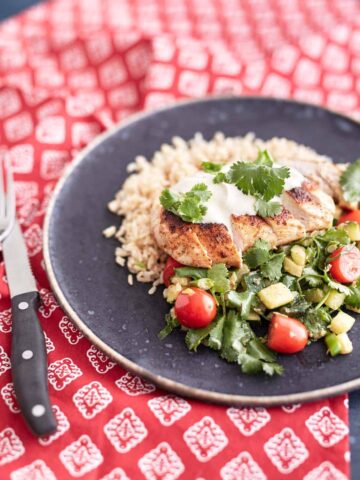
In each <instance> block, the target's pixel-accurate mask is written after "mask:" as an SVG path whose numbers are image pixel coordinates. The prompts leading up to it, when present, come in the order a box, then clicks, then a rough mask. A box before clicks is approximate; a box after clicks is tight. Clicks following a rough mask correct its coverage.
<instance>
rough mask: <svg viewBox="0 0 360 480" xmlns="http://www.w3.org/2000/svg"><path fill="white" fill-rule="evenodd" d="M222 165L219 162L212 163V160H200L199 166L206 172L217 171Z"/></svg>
mask: <svg viewBox="0 0 360 480" xmlns="http://www.w3.org/2000/svg"><path fill="white" fill-rule="evenodd" d="M222 167H223V165H221V164H220V163H213V162H202V164H201V168H202V169H203V170H204V172H206V173H218V172H220V170H221V169H222Z"/></svg>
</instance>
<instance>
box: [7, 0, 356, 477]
mask: <svg viewBox="0 0 360 480" xmlns="http://www.w3.org/2000/svg"><path fill="white" fill-rule="evenodd" d="M359 74H360V4H359V3H358V2H357V1H356V0H343V1H340V0H337V1H332V0H328V1H326V0H302V1H295V0H252V1H250V0H248V1H245V0H244V1H241V0H198V1H196V0H192V1H191V0H137V1H135V0H103V1H102V0H96V1H95V0H73V1H71V0H59V1H56V2H53V3H48V4H43V5H40V6H38V7H36V8H33V9H32V10H30V11H28V12H26V13H25V14H22V15H21V16H19V17H16V18H15V19H11V20H9V21H7V22H5V23H3V24H2V25H1V26H0V86H1V90H0V120H1V124H0V141H1V146H0V155H6V156H10V158H11V161H12V164H13V167H14V170H15V175H16V192H17V202H18V216H19V219H20V222H21V225H22V228H23V230H24V234H25V238H26V241H27V245H28V249H29V254H30V257H31V263H32V266H33V269H34V272H35V275H36V278H37V280H38V282H39V288H40V289H41V294H42V299H43V306H42V307H41V323H42V326H43V328H44V331H45V333H46V337H47V348H48V354H49V381H50V395H51V399H52V401H53V404H54V410H55V413H56V415H57V418H58V422H59V428H58V431H57V432H56V434H54V435H52V436H50V437H49V438H44V439H41V440H38V439H36V438H34V437H33V436H32V435H31V434H30V433H29V432H28V430H27V428H26V427H25V425H24V423H23V420H22V418H21V415H20V414H19V410H18V407H17V405H16V400H15V399H14V395H13V389H12V384H11V373H10V363H9V346H10V336H11V333H10V331H11V312H10V309H9V305H10V304H9V295H8V291H7V286H6V281H5V277H4V267H3V264H1V275H0V276H1V281H0V291H1V300H0V302H1V303H0V344H1V346H0V392H1V399H0V411H1V415H0V478H1V479H6V478H11V480H32V479H33V480H35V479H36V480H40V479H42V480H44V479H46V480H53V479H55V478H57V479H59V480H63V479H67V478H73V477H76V478H78V477H79V478H84V479H99V478H101V479H103V480H105V479H106V480H115V479H117V480H124V479H128V478H130V479H135V480H137V479H146V480H175V479H177V478H180V479H197V480H200V479H202V480H212V479H215V478H221V479H223V480H230V479H231V480H264V479H269V480H270V479H271V480H272V479H276V480H277V479H282V478H283V479H291V480H294V479H295V480H296V479H306V480H312V479H319V480H343V479H346V478H348V471H349V451H348V448H349V445H348V414H347V408H348V404H347V398H346V397H345V396H342V397H339V398H336V399H329V400H324V401H320V402H316V403H312V404H307V405H302V406H301V405H292V406H287V407H283V408H276V409H264V408H256V409H253V408H239V409H237V408H225V407H220V406H212V405H206V404H203V403H199V402H195V401H190V400H185V399H180V398H177V397H174V396H171V395H168V394H166V393H165V392H161V391H158V390H156V389H155V387H154V386H153V385H151V384H149V383H147V382H144V381H143V380H141V379H140V378H137V377H134V376H132V375H131V374H129V373H127V372H125V371H124V370H122V369H121V368H120V367H118V366H116V365H115V364H114V363H112V362H111V361H110V360H109V359H108V358H106V357H105V356H104V354H102V353H101V352H99V351H98V350H97V349H96V348H95V347H94V346H92V345H91V344H90V343H89V342H88V341H87V340H86V339H85V338H83V336H82V334H81V333H80V332H78V331H77V330H76V328H75V327H74V326H73V325H72V324H71V322H70V321H69V319H68V318H67V317H66V316H65V315H64V313H63V312H62V311H61V309H60V308H59V306H58V305H57V303H56V301H55V300H54V298H53V295H52V294H51V292H50V291H49V285H48V282H47V279H46V275H45V272H44V264H43V260H42V222H43V217H44V212H45V211H46V207H47V203H48V200H49V197H50V196H51V193H52V191H53V188H54V185H55V183H56V181H57V179H58V178H59V176H60V175H61V172H62V171H63V169H64V167H65V166H66V165H67V164H68V163H69V162H70V161H71V159H72V158H73V157H74V155H75V154H76V153H77V151H78V150H79V149H81V148H82V147H83V146H84V145H85V144H87V143H88V142H89V141H90V140H91V139H92V138H93V137H94V136H95V135H97V134H98V133H99V132H100V131H101V130H103V129H105V128H108V127H109V126H111V125H113V124H114V123H115V122H117V121H119V120H121V119H122V118H123V117H125V116H127V115H129V114H130V113H132V112H134V111H136V110H139V109H141V108H143V107H145V108H149V107H151V108H153V107H157V106H160V105H164V104H167V103H169V102H173V101H174V100H176V99H177V98H179V97H194V96H201V95H204V94H206V93H209V92H211V93H224V92H226V93H229V92H230V93H231V92H234V93H240V94H241V93H245V94H252V93H254V94H258V93H260V94H263V95H276V96H282V97H290V96H291V97H294V98H297V99H301V100H306V101H310V102H315V103H323V104H326V105H328V106H330V107H333V108H336V109H340V110H343V111H346V112H348V113H351V114H355V115H356V113H357V114H359V111H360V108H359V105H360V104H359V97H360V96H359V94H360V81H359Z"/></svg>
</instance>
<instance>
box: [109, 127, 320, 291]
mask: <svg viewBox="0 0 360 480" xmlns="http://www.w3.org/2000/svg"><path fill="white" fill-rule="evenodd" d="M259 148H260V149H264V148H266V149H268V150H269V152H270V153H271V155H272V156H273V157H274V158H275V159H276V160H279V161H281V160H282V159H283V160H286V159H287V158H292V159H293V160H296V159H298V160H312V159H314V160H315V159H317V160H329V159H327V158H326V157H323V156H320V155H318V154H317V153H316V152H315V151H314V150H312V149H310V148H308V147H305V146H304V145H300V144H298V143H296V142H293V141H291V140H288V139H286V138H272V139H271V140H268V141H263V140H260V139H258V138H255V136H254V134H252V133H249V134H247V135H246V136H244V137H225V136H224V134H223V133H216V134H215V135H214V137H213V138H212V139H211V140H210V141H206V140H205V139H204V138H203V137H202V135H201V134H200V133H197V134H196V135H195V136H194V138H193V139H191V140H190V141H185V140H184V139H182V138H180V137H174V138H173V139H172V144H164V145H162V146H161V148H160V150H159V151H157V152H155V153H154V155H153V157H152V159H151V160H150V161H148V160H147V159H146V158H145V157H143V156H138V157H136V158H135V161H134V162H132V163H130V164H129V165H128V167H127V171H128V172H129V174H131V175H129V177H128V178H127V180H126V181H125V182H124V184H123V186H122V187H121V189H120V190H119V191H118V192H117V194H116V196H115V198H114V200H112V201H111V202H109V204H108V208H109V210H110V211H111V212H113V213H115V214H117V215H119V216H121V217H123V218H122V222H121V225H120V227H119V228H118V230H117V232H116V234H115V236H116V238H117V239H118V240H119V242H120V243H121V247H118V248H116V251H115V259H116V262H117V263H118V264H119V265H120V266H126V267H127V268H128V270H129V271H130V272H131V274H134V275H135V276H136V280H137V281H139V282H152V283H153V286H152V287H151V288H150V290H149V294H153V293H154V292H155V290H156V287H157V285H159V284H160V283H161V282H162V280H161V273H162V271H163V268H164V264H165V261H166V257H167V255H166V254H165V253H164V252H163V251H161V250H160V249H159V247H158V246H157V244H156V242H155V239H154V237H153V235H152V233H151V226H150V212H151V208H152V206H153V204H154V202H156V201H158V198H159V196H160V193H161V191H162V190H163V189H164V188H166V187H170V186H172V185H174V184H175V183H177V182H178V181H179V180H180V179H181V178H182V177H184V176H187V175H191V174H193V173H195V172H196V171H198V170H199V169H200V166H201V163H202V162H203V161H210V162H214V163H228V162H233V161H236V160H240V159H242V160H244V159H245V160H248V161H252V160H254V159H255V158H256V157H257V154H258V150H259ZM105 232H106V230H105ZM105 232H104V234H105V235H106V236H107V234H106V233H105ZM110 232H111V233H113V231H112V229H111V230H110V231H109V233H110ZM109 236H110V235H109ZM128 282H129V284H130V285H132V283H133V276H132V275H129V277H128Z"/></svg>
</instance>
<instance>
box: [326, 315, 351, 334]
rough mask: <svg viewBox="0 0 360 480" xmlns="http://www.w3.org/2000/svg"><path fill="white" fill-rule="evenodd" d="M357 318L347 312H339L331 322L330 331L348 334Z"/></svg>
mask: <svg viewBox="0 0 360 480" xmlns="http://www.w3.org/2000/svg"><path fill="white" fill-rule="evenodd" d="M354 323H355V318H354V317H352V316H351V315H348V314H347V313H345V312H339V313H338V314H337V315H335V317H334V318H333V319H332V320H331V323H330V330H331V331H332V332H334V333H336V334H339V333H346V332H348V331H349V330H350V329H351V328H352V327H353V325H354Z"/></svg>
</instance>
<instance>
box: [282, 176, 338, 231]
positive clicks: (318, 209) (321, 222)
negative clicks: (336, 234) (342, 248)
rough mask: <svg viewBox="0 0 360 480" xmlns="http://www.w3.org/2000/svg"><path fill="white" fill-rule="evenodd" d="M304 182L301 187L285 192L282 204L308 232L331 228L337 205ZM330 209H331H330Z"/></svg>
mask: <svg viewBox="0 0 360 480" xmlns="http://www.w3.org/2000/svg"><path fill="white" fill-rule="evenodd" d="M316 191H317V190H316V188H313V187H312V184H310V183H308V182H304V183H303V185H302V186H301V187H298V188H293V189H292V190H288V191H285V192H283V194H282V197H281V199H282V204H283V205H284V207H285V208H286V209H287V210H289V212H290V213H291V214H292V215H293V216H294V217H295V218H297V219H298V220H299V221H300V222H301V223H302V224H303V225H304V226H305V230H306V232H312V231H314V230H321V229H324V228H329V227H331V225H332V221H333V218H334V211H335V204H334V203H333V202H332V204H331V197H329V196H328V195H326V194H324V193H323V192H320V194H318V195H316ZM329 207H330V208H329Z"/></svg>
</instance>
